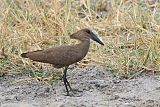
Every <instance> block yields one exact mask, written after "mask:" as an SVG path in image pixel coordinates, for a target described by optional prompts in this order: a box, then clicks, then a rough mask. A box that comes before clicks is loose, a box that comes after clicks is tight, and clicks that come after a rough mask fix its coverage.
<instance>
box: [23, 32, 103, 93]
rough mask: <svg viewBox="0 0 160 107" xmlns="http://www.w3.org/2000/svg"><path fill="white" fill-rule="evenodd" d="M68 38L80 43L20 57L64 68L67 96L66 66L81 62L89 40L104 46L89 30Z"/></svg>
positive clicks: (29, 53)
mask: <svg viewBox="0 0 160 107" xmlns="http://www.w3.org/2000/svg"><path fill="white" fill-rule="evenodd" d="M70 37H71V38H72V39H77V40H79V41H80V43H79V44H76V45H68V46H59V47H53V48H49V49H44V50H37V51H33V52H28V53H22V54H21V56H22V57H24V58H29V59H31V60H33V61H38V62H43V63H49V64H52V65H53V66H54V67H55V68H62V67H65V70H64V75H63V81H64V85H65V87H66V90H67V95H69V91H68V87H69V88H70V90H72V88H71V87H70V85H69V82H68V81H67V78H66V72H67V69H68V66H69V65H71V64H73V63H76V62H78V61H80V60H82V59H83V58H84V57H85V56H86V54H87V52H88V50H89V46H90V39H92V40H94V41H96V42H98V43H99V44H101V45H104V44H103V43H102V42H101V41H100V40H99V39H98V37H97V36H96V35H95V34H94V33H93V32H92V31H91V30H89V29H82V30H79V31H77V32H75V33H73V34H72V35H71V36H70ZM67 85H68V87H67Z"/></svg>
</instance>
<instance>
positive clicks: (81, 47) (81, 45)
mask: <svg viewBox="0 0 160 107" xmlns="http://www.w3.org/2000/svg"><path fill="white" fill-rule="evenodd" d="M76 45H77V48H78V50H79V51H81V52H82V53H83V55H84V56H85V55H86V54H87V52H88V50H89V46H90V40H89V39H88V40H84V41H81V42H80V43H79V44H76Z"/></svg>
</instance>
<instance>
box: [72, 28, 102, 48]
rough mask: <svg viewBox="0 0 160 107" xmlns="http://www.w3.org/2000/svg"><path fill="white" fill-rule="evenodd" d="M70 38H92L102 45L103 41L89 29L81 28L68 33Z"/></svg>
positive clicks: (82, 39) (81, 39)
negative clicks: (70, 33)
mask: <svg viewBox="0 0 160 107" xmlns="http://www.w3.org/2000/svg"><path fill="white" fill-rule="evenodd" d="M70 37H71V38H72V39H78V40H80V41H86V40H89V39H92V40H94V41H96V42H97V43H99V44H101V45H104V43H103V42H102V41H101V40H100V39H99V38H98V36H97V35H96V34H94V33H93V32H92V31H91V30H90V29H81V30H79V31H77V32H75V33H73V34H72V35H70Z"/></svg>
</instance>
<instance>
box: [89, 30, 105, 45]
mask: <svg viewBox="0 0 160 107" xmlns="http://www.w3.org/2000/svg"><path fill="white" fill-rule="evenodd" d="M91 39H92V40H94V41H96V42H97V43H99V44H101V45H104V43H103V42H102V41H101V40H100V39H99V38H98V36H97V35H96V34H94V33H93V32H91Z"/></svg>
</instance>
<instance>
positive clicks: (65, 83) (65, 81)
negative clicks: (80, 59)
mask: <svg viewBox="0 0 160 107" xmlns="http://www.w3.org/2000/svg"><path fill="white" fill-rule="evenodd" d="M67 69H68V66H67V67H65V69H64V72H63V82H64V85H65V87H66V91H67V95H69V90H68V87H69V88H70V90H72V88H71V86H70V84H69V82H68V80H67V78H66V74H67ZM67 85H68V87H67Z"/></svg>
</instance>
